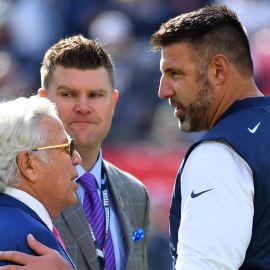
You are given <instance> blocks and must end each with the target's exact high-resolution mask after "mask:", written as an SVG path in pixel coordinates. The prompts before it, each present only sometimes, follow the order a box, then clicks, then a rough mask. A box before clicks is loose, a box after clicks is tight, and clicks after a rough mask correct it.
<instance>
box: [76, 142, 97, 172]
mask: <svg viewBox="0 0 270 270" xmlns="http://www.w3.org/2000/svg"><path fill="white" fill-rule="evenodd" d="M76 150H77V151H78V153H79V154H80V156H81V158H82V164H81V165H82V167H83V168H84V169H85V170H86V171H90V170H91V169H92V168H93V166H94V165H95V163H96V161H97V159H98V155H99V150H100V148H95V149H93V148H89V147H86V146H81V147H80V146H77V148H76Z"/></svg>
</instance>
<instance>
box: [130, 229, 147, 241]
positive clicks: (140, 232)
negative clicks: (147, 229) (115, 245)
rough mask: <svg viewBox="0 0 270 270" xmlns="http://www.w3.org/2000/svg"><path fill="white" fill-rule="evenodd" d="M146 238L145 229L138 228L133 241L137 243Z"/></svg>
mask: <svg viewBox="0 0 270 270" xmlns="http://www.w3.org/2000/svg"><path fill="white" fill-rule="evenodd" d="M143 237H144V229H143V228H138V229H136V230H135V232H134V233H133V237H132V239H133V241H134V242H137V241H141V240H142V239H143Z"/></svg>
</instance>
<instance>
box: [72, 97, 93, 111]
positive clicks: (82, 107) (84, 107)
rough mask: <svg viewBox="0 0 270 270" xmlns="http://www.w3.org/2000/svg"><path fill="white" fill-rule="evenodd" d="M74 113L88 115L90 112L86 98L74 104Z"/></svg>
mask: <svg viewBox="0 0 270 270" xmlns="http://www.w3.org/2000/svg"><path fill="white" fill-rule="evenodd" d="M75 108H76V111H77V112H80V113H83V114H84V113H88V112H89V111H90V107H89V103H88V102H87V98H85V97H82V98H80V99H79V100H78V103H77V104H76V107H75Z"/></svg>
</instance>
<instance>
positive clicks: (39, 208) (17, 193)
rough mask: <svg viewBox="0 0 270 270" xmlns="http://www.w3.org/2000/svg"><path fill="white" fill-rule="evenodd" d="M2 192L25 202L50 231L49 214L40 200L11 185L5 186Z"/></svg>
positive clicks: (51, 228) (51, 226) (50, 221)
mask: <svg viewBox="0 0 270 270" xmlns="http://www.w3.org/2000/svg"><path fill="white" fill-rule="evenodd" d="M3 193H5V194H7V195H9V196H11V197H13V198H15V199H17V200H19V201H21V202H22V203H24V204H26V205H27V206H28V207H29V208H31V209H32V210H33V211H34V212H35V213H36V214H37V215H38V216H39V217H40V219H41V220H42V221H43V222H44V223H45V224H46V225H47V227H48V228H49V229H50V230H51V231H52V230H53V225H52V220H51V218H50V216H49V213H48V211H47V210H46V208H45V207H44V206H43V204H42V203H41V202H40V201H38V200H37V199H35V198H34V197H33V196H31V195H30V194H28V193H26V192H24V191H22V190H20V189H17V188H13V187H6V188H5V190H4V192H3Z"/></svg>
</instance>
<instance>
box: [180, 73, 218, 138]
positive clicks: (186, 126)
mask: <svg viewBox="0 0 270 270" xmlns="http://www.w3.org/2000/svg"><path fill="white" fill-rule="evenodd" d="M212 99H213V87H212V85H211V84H210V82H209V80H208V79H207V78H203V79H200V80H198V90H197V94H196V96H195V98H194V100H193V102H192V103H190V104H189V105H188V106H187V107H186V108H185V118H184V119H183V120H181V119H179V122H178V126H179V128H180V129H181V130H182V131H184V132H186V133H189V132H197V131H202V130H205V129H206V124H205V122H206V121H205V120H206V116H207V111H208V109H209V107H210V105H211V102H212Z"/></svg>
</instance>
